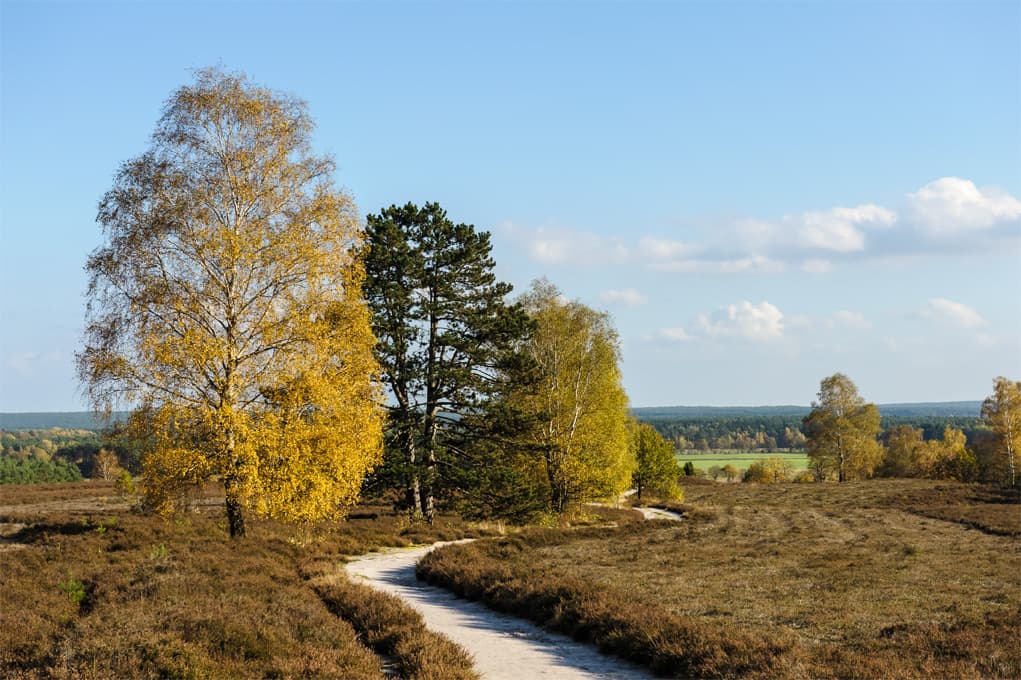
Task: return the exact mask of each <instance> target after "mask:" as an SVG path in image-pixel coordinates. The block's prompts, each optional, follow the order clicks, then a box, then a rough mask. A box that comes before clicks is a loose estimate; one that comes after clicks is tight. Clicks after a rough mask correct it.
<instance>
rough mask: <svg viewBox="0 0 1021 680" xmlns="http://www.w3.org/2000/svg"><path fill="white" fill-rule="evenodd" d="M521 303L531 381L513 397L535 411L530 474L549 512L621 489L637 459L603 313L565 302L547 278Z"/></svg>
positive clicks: (613, 339)
mask: <svg viewBox="0 0 1021 680" xmlns="http://www.w3.org/2000/svg"><path fill="white" fill-rule="evenodd" d="M522 303H523V305H524V307H525V309H526V311H527V312H528V313H529V315H530V316H531V318H532V320H533V321H534V322H535V328H534V330H533V332H532V334H531V336H530V337H529V338H528V340H527V342H526V343H525V346H524V348H523V351H524V352H525V354H526V355H528V357H529V358H530V359H531V361H532V363H533V365H534V367H535V374H536V379H535V380H534V381H533V382H532V383H531V384H530V385H528V386H527V387H526V388H525V389H522V390H520V391H518V392H517V393H516V394H515V395H513V396H512V397H511V400H512V403H513V404H514V406H515V407H517V408H518V409H520V410H521V411H522V412H526V413H531V414H534V421H533V422H534V424H533V426H532V428H531V432H530V434H529V435H528V439H530V442H529V444H530V446H531V447H532V448H533V450H535V451H537V452H538V456H539V457H540V465H539V466H538V470H536V472H537V473H539V474H543V475H544V476H545V480H544V481H545V485H546V488H547V489H548V502H547V506H548V509H549V510H550V511H551V512H554V513H561V512H563V511H564V510H565V509H566V508H567V506H568V505H569V504H570V503H572V502H580V501H586V500H592V499H595V498H604V497H608V496H613V495H616V494H619V493H620V492H621V491H623V490H624V489H626V488H627V485H628V483H629V482H630V480H631V473H632V471H633V469H634V467H635V462H634V457H633V451H631V450H630V449H629V446H628V444H629V437H628V432H627V420H628V414H627V395H626V394H625V392H624V388H623V386H622V385H621V373H620V365H619V363H620V347H619V341H618V339H617V332H616V330H615V329H614V328H613V325H612V323H611V321H610V317H609V315H607V314H604V313H600V312H596V311H595V310H593V309H591V308H589V307H586V306H585V305H583V304H581V303H580V302H571V301H567V300H565V299H564V298H563V296H561V294H560V292H559V291H558V290H557V289H556V287H555V286H553V285H552V284H551V283H550V282H549V281H546V280H545V279H543V280H540V281H536V282H534V283H533V284H532V289H531V290H530V291H529V292H528V293H527V294H525V295H524V296H523V297H522Z"/></svg>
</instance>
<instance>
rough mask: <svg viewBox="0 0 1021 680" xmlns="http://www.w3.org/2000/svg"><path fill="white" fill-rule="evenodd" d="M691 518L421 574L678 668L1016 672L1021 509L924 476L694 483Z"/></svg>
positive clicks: (670, 669)
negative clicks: (811, 481)
mask: <svg viewBox="0 0 1021 680" xmlns="http://www.w3.org/2000/svg"><path fill="white" fill-rule="evenodd" d="M685 494H686V498H685V504H684V505H682V506H679V507H680V509H682V510H683V511H684V512H685V519H684V520H683V521H681V522H676V523H669V522H652V523H647V524H644V525H636V524H632V525H626V526H622V527H618V528H605V529H589V530H584V531H576V532H561V531H534V532H530V533H526V534H524V535H521V536H515V537H512V538H503V539H497V540H493V541H480V542H477V543H475V544H471V545H459V546H450V547H447V548H443V549H441V550H438V551H436V552H434V553H433V554H432V555H430V556H428V557H427V558H426V559H425V560H424V561H423V563H422V564H421V565H420V567H419V573H420V576H422V577H424V578H427V579H428V580H430V581H432V582H434V583H440V584H443V585H445V586H446V587H449V588H453V589H454V590H456V591H457V592H460V593H462V594H464V595H466V596H469V597H472V598H478V599H482V600H484V601H487V602H489V603H490V604H491V605H492V606H495V607H497V608H500V609H503V610H508V611H516V612H518V613H519V614H521V615H525V616H530V617H532V618H535V619H537V620H541V621H543V622H544V623H545V624H547V625H549V626H551V627H554V628H558V629H560V630H563V631H566V632H568V633H571V634H573V635H574V636H575V637H578V638H581V639H588V640H591V641H593V642H595V643H597V644H599V645H600V646H601V647H603V648H604V649H606V650H610V651H613V652H614V653H617V654H620V655H622V656H625V657H628V658H631V659H633V660H636V661H639V662H641V663H645V664H647V665H649V666H651V667H652V668H654V669H655V670H657V671H658V672H660V673H662V674H664V675H668V676H674V677H737V676H742V677H762V678H767V677H768V678H775V677H780V678H798V677H868V678H891V677H899V678H933V677H940V678H950V677H953V678H989V677H1001V678H1016V677H1019V676H1021V618H1019V617H1021V546H1019V542H1018V541H1019V536H1021V508H1019V505H1018V503H1017V498H1016V496H1009V495H1004V494H1002V493H1001V492H1000V491H999V490H997V489H994V488H991V487H984V486H979V485H965V484H958V483H947V482H933V481H922V480H876V481H867V482H854V483H847V484H843V485H838V484H835V483H829V484H772V485H757V484H718V483H711V482H703V483H693V484H688V485H687V486H686V488H685Z"/></svg>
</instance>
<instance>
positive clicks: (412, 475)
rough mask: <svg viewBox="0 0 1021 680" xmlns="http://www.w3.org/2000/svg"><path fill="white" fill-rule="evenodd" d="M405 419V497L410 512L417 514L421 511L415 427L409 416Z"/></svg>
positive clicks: (420, 487)
mask: <svg viewBox="0 0 1021 680" xmlns="http://www.w3.org/2000/svg"><path fill="white" fill-rule="evenodd" d="M405 420H406V421H407V423H406V427H405V430H404V437H405V439H404V455H405V462H406V463H407V464H408V467H407V472H406V473H405V478H404V480H405V499H406V502H407V505H408V508H410V509H411V512H412V513H414V514H415V515H418V514H419V513H420V512H422V486H421V483H420V481H419V478H418V451H417V450H416V447H415V427H414V423H413V422H412V421H411V418H410V416H409V417H407V418H406V419H405Z"/></svg>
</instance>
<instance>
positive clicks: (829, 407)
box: [803, 373, 882, 482]
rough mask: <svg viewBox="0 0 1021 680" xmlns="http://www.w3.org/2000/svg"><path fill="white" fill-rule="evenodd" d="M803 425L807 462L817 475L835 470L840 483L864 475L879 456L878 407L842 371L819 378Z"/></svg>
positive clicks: (868, 474)
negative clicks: (815, 399) (819, 380)
mask: <svg viewBox="0 0 1021 680" xmlns="http://www.w3.org/2000/svg"><path fill="white" fill-rule="evenodd" d="M803 426H804V427H803V429H804V430H805V436H806V438H807V440H806V444H805V447H806V450H807V452H808V458H809V461H810V465H811V466H812V467H813V468H814V469H815V470H817V471H818V472H819V473H821V475H828V474H832V473H834V472H835V473H836V475H837V479H838V480H839V481H841V482H843V481H846V480H847V479H849V478H851V477H868V476H870V475H871V474H872V472H873V470H874V469H875V467H876V465H878V464H879V462H880V460H881V459H882V447H881V446H880V444H879V442H878V441H877V439H876V436H877V435H878V434H879V432H880V430H881V428H880V418H879V410H878V409H877V408H876V405H875V404H868V403H866V402H865V400H864V399H863V398H862V397H861V396H860V395H859V394H858V388H857V387H856V386H855V384H854V383H853V382H852V381H851V379H850V378H848V377H847V376H846V375H844V374H842V373H835V374H833V375H831V376H830V377H828V378H825V379H824V380H823V381H822V383H821V384H820V386H819V394H818V401H816V402H814V403H813V404H812V411H811V413H809V415H808V416H806V417H805V419H804V421H803Z"/></svg>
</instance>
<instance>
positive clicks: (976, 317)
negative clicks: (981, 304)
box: [919, 298, 986, 328]
mask: <svg viewBox="0 0 1021 680" xmlns="http://www.w3.org/2000/svg"><path fill="white" fill-rule="evenodd" d="M919 315H921V316H922V318H925V319H931V320H933V321H938V322H940V323H946V324H950V325H953V326H959V327H961V328H977V327H979V326H984V325H985V324H986V320H985V319H983V318H982V315H981V314H979V313H978V312H976V311H975V310H974V309H972V308H971V307H969V306H968V305H965V304H962V303H960V302H954V301H953V300H947V299H946V298H932V299H931V300H929V302H928V303H926V305H925V306H924V307H922V309H921V310H920V311H919Z"/></svg>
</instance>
